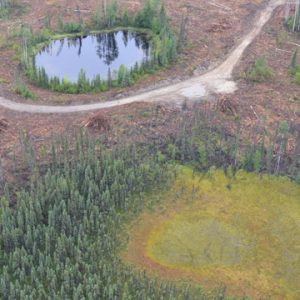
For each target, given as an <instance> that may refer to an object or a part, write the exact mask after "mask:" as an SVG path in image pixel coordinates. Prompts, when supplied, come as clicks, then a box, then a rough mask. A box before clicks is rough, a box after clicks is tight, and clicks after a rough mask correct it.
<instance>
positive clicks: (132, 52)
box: [35, 30, 151, 83]
mask: <svg viewBox="0 0 300 300" xmlns="http://www.w3.org/2000/svg"><path fill="white" fill-rule="evenodd" d="M150 52H151V41H150V39H149V36H148V35H147V34H145V33H141V32H133V31H129V30H123V31H114V32H105V33H101V34H92V35H88V36H80V37H74V38H64V39H61V40H56V41H53V42H52V43H51V44H49V45H48V46H46V47H44V48H42V49H41V50H40V52H39V53H38V54H37V55H36V56H35V66H36V68H37V69H45V72H46V74H47V75H48V77H49V78H53V77H58V78H59V79H60V80H63V79H64V78H68V80H69V81H70V82H72V83H75V82H77V79H78V75H79V73H80V71H81V70H84V71H85V74H86V77H87V78H88V79H89V80H92V79H94V78H95V77H96V76H97V75H100V77H101V79H102V80H107V79H108V74H109V72H111V74H112V76H114V74H115V73H116V72H117V71H118V70H119V68H120V66H121V65H124V66H125V67H126V68H127V69H128V70H129V69H131V68H134V67H135V66H137V65H141V64H142V63H144V62H147V61H149V60H150Z"/></svg>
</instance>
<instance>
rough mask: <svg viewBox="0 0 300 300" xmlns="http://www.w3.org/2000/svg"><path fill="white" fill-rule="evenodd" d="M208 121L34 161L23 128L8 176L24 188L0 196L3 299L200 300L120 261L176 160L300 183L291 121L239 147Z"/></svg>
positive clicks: (79, 142)
mask: <svg viewBox="0 0 300 300" xmlns="http://www.w3.org/2000/svg"><path fill="white" fill-rule="evenodd" d="M207 119H208V118H206V117H205V114H201V113H200V112H199V113H198V114H196V115H195V117H193V118H190V117H183V118H181V121H180V122H178V126H179V127H178V130H177V131H176V134H175V135H172V136H170V137H169V138H166V139H163V140H156V141H155V142H153V143H149V144H147V145H146V146H145V145H139V144H137V143H127V146H126V143H125V142H124V141H125V140H120V142H119V143H118V145H119V146H114V147H112V148H111V149H109V150H106V149H105V146H104V144H103V143H102V142H101V140H98V141H95V140H94V139H90V138H89V135H88V134H85V133H84V132H80V133H78V135H77V136H76V139H75V141H69V140H68V139H66V138H64V137H62V138H61V139H60V140H59V141H57V142H53V144H52V146H51V147H50V149H49V150H47V149H41V151H40V152H39V154H38V155H37V154H35V151H34V149H33V146H32V143H31V141H30V139H29V138H28V137H27V136H26V134H25V133H24V132H21V136H20V141H21V149H22V153H23V154H22V155H23V164H22V165H19V160H18V161H17V160H16V161H15V166H14V169H15V171H14V172H15V180H16V182H18V179H20V177H19V176H20V175H19V174H23V177H22V179H23V180H24V174H27V181H26V182H27V184H25V186H24V188H22V189H19V188H16V187H14V186H9V185H8V184H6V185H5V187H4V194H3V195H2V197H1V207H0V214H1V218H0V220H1V221H0V222H1V225H0V233H1V234H0V261H1V264H0V271H1V274H2V276H1V278H0V285H1V288H0V293H1V294H0V297H1V299H18V298H19V299H25V298H29V299H45V298H48V299H67V298H71V299H82V298H86V299H108V300H109V299H112V300H114V299H207V297H208V296H206V295H205V294H204V292H203V291H202V290H198V289H197V290H196V289H194V288H188V287H182V286H175V285H174V284H171V283H167V282H165V281H158V280H155V279H153V278H151V277H148V276H147V275H146V274H145V273H144V272H139V271H136V270H133V269H131V268H130V267H128V266H126V265H124V264H123V263H122V261H121V260H120V258H119V253H120V250H121V249H122V248H123V246H124V241H126V232H124V231H123V230H122V229H124V225H125V224H127V223H128V222H129V221H130V220H132V219H133V217H134V216H136V215H137V214H138V213H139V212H141V211H142V209H143V207H144V206H145V205H150V206H152V205H155V201H153V203H147V202H146V197H145V196H146V195H147V193H148V192H149V191H152V192H153V191H154V190H155V189H156V190H159V189H160V188H165V187H166V186H167V185H168V183H169V182H170V180H171V179H172V178H173V177H174V175H175V173H174V164H176V162H178V163H189V164H190V165H192V166H194V167H195V168H196V169H198V170H202V171H203V172H207V171H209V170H210V169H211V167H212V166H215V167H218V168H222V169H223V170H224V172H225V174H230V176H235V174H236V172H237V171H238V170H239V169H241V168H243V169H246V170H248V171H253V172H257V173H260V172H268V173H275V174H286V175H288V176H289V177H290V178H293V179H294V180H299V179H300V174H299V157H298V155H297V152H296V151H295V154H293V153H289V152H288V151H287V144H288V139H289V137H290V134H291V128H289V126H288V124H285V123H282V124H281V125H280V126H279V128H278V131H277V132H276V133H275V134H274V135H272V136H270V137H268V140H269V141H270V142H269V143H268V146H267V147H266V144H265V141H266V135H265V133H263V135H262V138H261V139H259V142H257V139H255V141H256V142H251V143H249V144H248V145H245V144H241V141H240V137H239V136H240V134H239V125H238V124H237V128H236V133H235V135H229V134H227V133H226V131H224V130H223V129H221V130H220V129H217V128H220V127H216V126H214V124H215V120H212V122H210V121H207ZM222 128H223V127H222ZM133 135H134V133H133V134H131V136H133ZM121 139H122V138H121ZM297 143H298V146H299V140H298V141H297ZM298 146H297V149H299V147H298ZM274 149H279V150H277V151H276V152H274ZM275 153H276V154H275ZM229 170H231V171H230V172H229ZM22 182H23V183H24V181H22ZM23 185H24V184H23ZM216 295H218V296H214V297H217V298H214V299H224V297H225V295H224V293H222V292H218V293H217V294H216Z"/></svg>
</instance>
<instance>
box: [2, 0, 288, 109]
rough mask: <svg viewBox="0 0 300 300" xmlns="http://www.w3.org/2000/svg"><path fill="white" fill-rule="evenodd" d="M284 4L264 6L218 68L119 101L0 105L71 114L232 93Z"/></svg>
mask: <svg viewBox="0 0 300 300" xmlns="http://www.w3.org/2000/svg"><path fill="white" fill-rule="evenodd" d="M284 3H285V0H270V2H269V4H268V5H267V7H266V8H265V9H264V10H263V11H262V12H261V14H260V16H258V19H257V21H256V22H255V23H254V27H253V28H252V30H251V31H250V32H249V33H248V34H247V35H246V36H245V37H244V38H243V39H242V41H241V43H240V44H239V45H238V46H237V47H236V48H235V49H234V50H233V51H232V52H231V54H230V55H229V56H228V57H227V59H226V60H225V61H224V62H223V63H222V64H220V65H219V66H218V67H217V68H215V69H213V70H211V71H209V72H207V73H205V74H203V75H199V76H195V77H192V78H190V79H188V80H185V81H182V82H180V83H177V84H173V85H169V86H167V87H163V88H159V89H156V90H152V91H149V92H145V93H142V94H139V95H136V96H130V97H127V98H123V99H120V100H113V101H108V102H102V103H95V104H83V105H72V106H46V105H31V104H25V103H16V102H13V101H11V100H8V99H5V98H3V97H0V106H2V107H4V108H7V109H9V110H14V111H18V112H27V113H43V114H49V113H71V112H84V111H91V110H97V109H102V108H110V107H114V106H120V105H124V104H129V103H133V102H141V101H144V102H175V103H176V102H179V101H182V99H191V100H195V99H201V98H202V97H204V96H207V95H209V94H210V93H222V94H226V93H227V94H228V93H233V92H234V91H235V90H236V89H237V85H236V83H235V82H234V81H232V80H231V78H232V71H233V68H234V67H235V66H236V64H237V63H238V62H239V60H240V58H241V56H242V55H243V53H244V51H245V49H246V48H247V47H248V46H249V45H250V44H251V43H252V41H253V40H254V39H255V38H256V37H257V36H258V34H259V33H260V31H261V29H262V28H263V26H264V25H265V24H266V23H267V22H268V20H269V19H270V18H271V16H272V13H273V11H274V9H275V8H277V7H278V6H280V5H282V4H284Z"/></svg>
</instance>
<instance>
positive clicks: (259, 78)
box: [246, 57, 273, 82]
mask: <svg viewBox="0 0 300 300" xmlns="http://www.w3.org/2000/svg"><path fill="white" fill-rule="evenodd" d="M272 77H273V72H272V70H271V69H270V68H269V67H268V66H267V65H266V61H265V59H264V58H263V57H260V58H258V59H257V60H256V61H255V62H254V64H253V65H252V66H251V67H250V69H249V70H248V72H247V74H246V78H247V79H248V80H250V81H254V82H264V81H267V80H269V79H271V78H272Z"/></svg>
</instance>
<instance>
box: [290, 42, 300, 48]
mask: <svg viewBox="0 0 300 300" xmlns="http://www.w3.org/2000/svg"><path fill="white" fill-rule="evenodd" d="M288 44H290V45H294V46H297V47H300V44H296V43H294V42H288Z"/></svg>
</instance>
